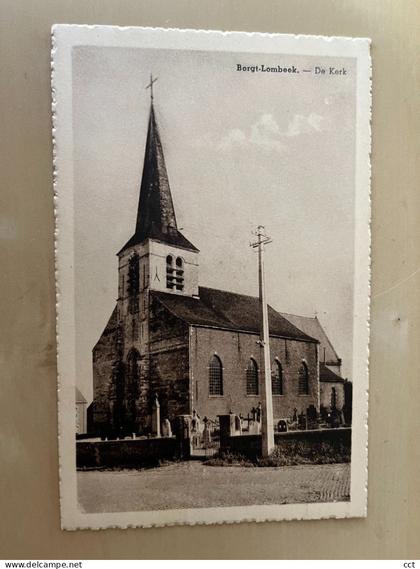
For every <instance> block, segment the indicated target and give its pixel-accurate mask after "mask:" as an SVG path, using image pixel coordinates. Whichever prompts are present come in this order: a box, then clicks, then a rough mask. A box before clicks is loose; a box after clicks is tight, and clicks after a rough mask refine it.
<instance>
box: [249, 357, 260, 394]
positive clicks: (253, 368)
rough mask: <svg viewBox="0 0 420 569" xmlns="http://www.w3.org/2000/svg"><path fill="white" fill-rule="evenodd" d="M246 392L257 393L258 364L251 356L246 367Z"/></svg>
mask: <svg viewBox="0 0 420 569" xmlns="http://www.w3.org/2000/svg"><path fill="white" fill-rule="evenodd" d="M246 394H247V395H258V365H257V362H256V361H255V360H254V358H251V359H250V360H249V362H248V367H247V368H246Z"/></svg>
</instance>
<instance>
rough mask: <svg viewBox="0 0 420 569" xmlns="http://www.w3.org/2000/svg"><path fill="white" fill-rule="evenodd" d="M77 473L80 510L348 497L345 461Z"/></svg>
mask: <svg viewBox="0 0 420 569" xmlns="http://www.w3.org/2000/svg"><path fill="white" fill-rule="evenodd" d="M77 477H78V492H79V506H80V508H81V509H82V511H83V512H86V513H94V512H127V511H144V510H146V511H147V510H166V509H175V508H209V507H216V506H248V505H253V504H258V505H259V504H290V503H307V502H333V501H348V500H349V495H350V464H322V465H304V466H288V467H281V468H256V467H251V468H247V467H242V466H241V467H239V466H221V467H220V466H205V465H204V464H203V463H202V462H200V461H190V462H181V463H175V464H170V465H168V466H161V467H159V468H152V469H149V470H140V471H139V470H120V471H111V470H108V471H105V470H103V471H98V470H91V471H79V472H78V473H77Z"/></svg>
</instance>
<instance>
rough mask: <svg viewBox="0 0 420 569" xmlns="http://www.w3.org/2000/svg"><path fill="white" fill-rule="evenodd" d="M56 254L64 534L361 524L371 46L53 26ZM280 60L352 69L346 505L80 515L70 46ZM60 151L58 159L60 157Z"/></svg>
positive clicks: (322, 39)
mask: <svg viewBox="0 0 420 569" xmlns="http://www.w3.org/2000/svg"><path fill="white" fill-rule="evenodd" d="M52 42H53V43H52V93H53V102H52V112H53V142H54V202H55V216H56V230H55V250H56V282H57V299H56V302H57V315H58V316H57V358H58V377H59V380H58V424H59V459H60V495H61V500H60V504H61V524H62V528H63V529H69V530H73V529H87V528H91V529H101V528H110V527H118V528H126V527H152V526H167V525H175V524H187V525H194V524H213V523H237V522H250V521H255V522H263V521H277V520H297V519H320V518H346V517H364V516H366V515H367V442H368V433H367V408H368V356H369V354H368V342H369V324H368V323H369V296H370V113H371V111H370V109H371V69H370V67H371V62H370V55H369V49H370V40H369V39H367V38H355V39H353V38H341V37H328V38H327V37H322V36H307V35H299V36H295V35H285V34H260V33H245V32H221V31H204V30H177V29H159V28H134V27H125V28H121V27H114V26H79V25H61V24H60V25H55V26H53V30H52ZM80 45H83V46H104V47H105V46H106V47H126V48H127V47H143V48H161V49H180V50H186V49H188V50H212V51H231V52H242V53H243V52H250V53H252V52H258V53H280V54H285V55H287V54H290V55H318V56H334V57H337V56H339V57H352V58H355V59H356V60H357V85H356V92H357V118H356V123H357V124H356V188H355V191H356V205H355V209H356V217H355V225H356V227H355V288H354V315H355V316H354V318H355V320H354V337H353V342H354V349H353V369H354V373H353V376H354V378H357V380H356V381H355V382H354V383H353V389H354V392H353V424H352V460H351V500H350V501H349V502H337V503H310V504H285V505H266V506H258V505H255V506H246V507H242V506H238V507H228V508H221V507H217V508H198V509H178V510H164V511H162V510H159V511H149V512H145V511H138V512H119V513H100V514H87V513H83V512H81V511H80V510H79V509H78V506H77V478H76V474H77V473H76V456H75V454H76V453H75V444H74V432H75V413H74V406H75V401H74V387H75V384H74V378H75V375H76V374H75V319H74V302H75V299H74V291H75V282H74V273H73V267H74V262H73V258H74V235H73V231H74V223H73V160H72V154H73V132H72V90H71V81H72V58H71V54H72V49H73V48H74V47H76V46H80ZM57 151H58V152H57Z"/></svg>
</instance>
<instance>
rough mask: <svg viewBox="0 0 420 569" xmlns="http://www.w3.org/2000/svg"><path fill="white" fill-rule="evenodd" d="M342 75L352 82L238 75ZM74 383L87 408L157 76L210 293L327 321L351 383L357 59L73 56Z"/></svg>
mask: <svg viewBox="0 0 420 569" xmlns="http://www.w3.org/2000/svg"><path fill="white" fill-rule="evenodd" d="M238 63H240V64H242V65H251V66H252V65H256V64H257V65H261V64H265V65H266V66H276V65H278V64H279V65H281V66H284V65H287V66H291V65H296V66H297V67H298V68H299V69H310V68H314V66H316V65H317V66H324V67H326V68H327V69H328V68H329V66H332V65H335V66H337V67H341V66H342V65H345V67H346V69H347V75H345V76H334V75H331V76H330V75H328V74H326V75H323V76H319V75H315V74H313V73H301V74H290V75H287V74H280V73H251V72H243V71H237V64H238ZM72 65H73V143H74V147H73V159H74V163H73V175H74V177H73V179H74V211H75V216H74V220H75V221H74V224H75V225H74V238H75V264H74V271H75V280H76V291H75V295H76V330H75V333H76V360H77V361H76V371H77V378H76V384H77V385H78V387H79V388H80V390H81V391H82V393H83V394H84V395H85V397H86V398H87V400H88V401H89V402H90V401H91V399H92V348H93V346H94V345H95V343H96V342H97V341H98V339H99V337H100V335H101V333H102V331H103V329H104V327H105V325H106V323H107V320H108V318H109V316H110V315H111V312H112V310H113V308H114V306H115V300H116V298H117V282H118V281H117V276H118V263H117V257H116V253H117V252H118V251H119V249H120V248H121V247H122V246H123V245H124V243H125V242H126V241H127V240H128V239H129V238H130V237H131V236H132V234H133V233H134V229H135V223H136V215H137V204H138V195H139V188H140V180H141V173H142V167H143V156H144V147H145V141H146V133H147V122H148V115H149V108H150V91H149V90H146V89H145V87H146V86H147V84H148V83H149V77H150V73H153V75H154V76H155V77H158V80H157V82H156V83H155V85H154V106H155V112H156V117H157V122H158V127H159V130H160V135H161V139H162V145H163V149H164V154H165V160H166V166H167V170H168V176H169V182H170V186H171V191H172V197H173V201H174V206H175V211H176V216H177V221H178V228H180V229H182V233H183V234H184V235H185V236H186V237H187V239H189V240H190V241H191V242H192V243H193V244H194V245H195V246H196V247H198V249H199V250H200V256H199V262H200V269H199V282H200V285H202V286H209V287H213V288H218V289H225V290H231V291H234V292H239V293H243V294H251V295H257V294H258V265H257V255H256V253H255V250H254V249H252V248H250V246H249V243H250V241H252V239H253V235H252V232H253V231H254V230H255V228H256V226H257V225H260V224H261V225H264V226H265V228H266V232H267V233H268V235H270V237H271V238H272V243H271V244H270V245H268V246H267V249H266V288H267V297H268V301H269V303H270V304H271V305H272V306H273V307H274V308H275V309H277V310H279V311H281V312H289V313H293V314H300V315H304V316H314V315H315V314H316V315H317V316H318V318H319V320H320V322H321V323H322V325H323V326H324V328H325V330H326V332H327V335H328V336H329V338H330V340H331V341H332V343H333V345H334V347H335V349H336V351H337V352H338V354H339V356H340V357H341V358H342V360H343V374H344V375H345V376H347V377H349V378H351V354H352V334H353V317H352V314H353V270H354V217H355V215H354V185H355V107H356V92H355V88H356V78H355V66H354V62H353V60H352V59H345V58H341V59H336V58H324V57H323V58H319V57H318V58H314V57H309V56H281V55H278V54H263V55H262V54H249V53H246V54H240V53H226V52H199V51H196V52H191V51H183V50H163V49H161V50H159V49H133V48H130V49H125V48H124V49H123V48H103V47H100V48H98V47H76V48H74V50H73V60H72Z"/></svg>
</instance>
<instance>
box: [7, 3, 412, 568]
mask: <svg viewBox="0 0 420 569" xmlns="http://www.w3.org/2000/svg"><path fill="white" fill-rule="evenodd" d="M0 14H1V16H0V17H1V22H2V29H1V34H0V53H1V64H2V65H1V75H0V82H1V89H0V108H1V109H2V110H1V115H0V121H1V123H0V129H1V132H2V136H1V138H0V145H1V147H0V155H1V157H2V167H1V172H2V173H1V179H2V183H1V193H0V239H1V247H0V266H1V268H2V270H1V281H0V283H1V285H0V286H1V296H0V298H1V300H0V310H1V318H0V338H1V341H0V369H1V378H2V397H1V399H0V417H1V418H2V429H1V436H0V443H1V450H0V452H1V462H2V465H1V470H2V476H1V479H0V509H1V511H2V523H1V524H0V558H50V559H51V558H55V559H60V558H105V559H107V558H108V559H113V558H124V557H125V558H139V559H142V558H214V557H221V558H229V557H230V558H292V559H293V558H415V557H419V555H420V544H419V541H418V535H419V531H420V516H419V514H418V512H419V511H420V492H419V482H420V480H419V474H418V472H419V470H420V446H419V444H418V432H419V428H420V398H419V397H418V382H419V379H418V377H419V368H420V351H419V350H418V344H419V340H420V332H419V324H420V322H419V318H420V295H419V286H420V269H419V267H420V247H419V241H420V229H419V223H418V218H419V214H420V194H419V192H418V186H419V181H420V180H419V174H418V170H417V166H416V163H415V159H416V156H417V155H418V149H419V138H418V133H419V131H420V125H419V113H418V105H417V104H416V98H417V97H418V95H417V93H418V89H419V74H418V69H416V60H415V52H416V49H417V50H418V37H417V36H416V34H415V30H416V27H417V26H418V22H419V19H420V6H419V4H418V3H417V2H416V1H415V0H412V1H408V0H400V1H399V2H391V0H385V1H384V0H382V1H381V0H371V1H370V2H368V3H366V2H364V1H362V0H347V1H338V2H333V1H332V0H329V1H327V0H319V1H317V2H311V1H310V0H305V1H303V0H298V1H296V2H293V3H292V2H283V1H278V2H274V1H271V0H270V1H267V2H265V3H260V2H256V1H248V0H245V1H231V2H217V1H211V0H208V1H207V0H203V1H199V2H193V1H186V0H185V1H178V2H171V1H170V0H167V1H160V2H144V1H143V2H138V1H134V0H126V1H124V2H122V1H110V0H102V1H100V0H91V1H74V2H66V1H63V0H55V1H52V0H47V1H44V2H42V3H33V2H28V1H27V2H22V1H14V2H11V1H10V2H9V1H3V2H2V3H1V10H0ZM53 23H91V24H95V23H98V24H99V23H101V24H119V25H143V26H146V25H148V26H164V27H183V28H208V29H224V30H244V31H261V32H287V33H309V34H321V35H322V34H325V35H345V36H367V37H371V38H372V40H373V44H372V56H373V65H374V68H373V117H372V129H373V146H372V208H373V221H372V259H373V264H372V322H371V366H370V368H371V376H370V410H369V412H370V415H369V512H368V518H367V519H362V520H357V519H353V520H339V521H336V520H323V521H305V522H282V523H270V524H259V525H257V524H241V525H230V526H226V525H225V526H208V527H202V526H196V527H172V528H164V529H149V530H145V529H144V530H142V529H129V530H106V531H98V532H93V531H78V532H62V531H61V530H60V524H59V504H58V457H57V418H56V364H55V350H56V344H55V293H54V251H53V229H54V222H53V201H52V174H51V172H52V168H51V154H52V150H51V118H50V116H51V114H50V83H49V81H50V63H49V60H50V53H49V52H50V27H51V25H52V24H53Z"/></svg>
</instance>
